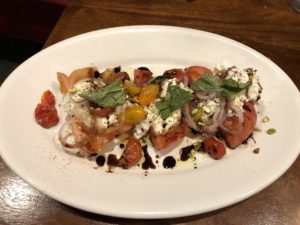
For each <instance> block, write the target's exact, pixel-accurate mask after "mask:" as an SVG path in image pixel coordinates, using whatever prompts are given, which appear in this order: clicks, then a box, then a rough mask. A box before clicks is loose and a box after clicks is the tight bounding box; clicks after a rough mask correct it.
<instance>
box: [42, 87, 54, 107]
mask: <svg viewBox="0 0 300 225" xmlns="http://www.w3.org/2000/svg"><path fill="white" fill-rule="evenodd" d="M41 103H42V104H46V105H51V106H54V105H55V97H54V95H53V94H52V92H51V91H49V90H47V91H45V92H44V93H43V95H42V97H41Z"/></svg>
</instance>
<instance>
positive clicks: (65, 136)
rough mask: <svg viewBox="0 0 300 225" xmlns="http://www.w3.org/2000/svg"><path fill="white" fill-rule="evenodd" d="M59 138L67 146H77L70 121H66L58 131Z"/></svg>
mask: <svg viewBox="0 0 300 225" xmlns="http://www.w3.org/2000/svg"><path fill="white" fill-rule="evenodd" d="M58 139H59V141H60V143H61V144H62V145H63V146H65V147H67V148H77V147H79V145H78V144H77V143H76V139H75V136H74V134H73V131H72V125H71V123H69V122H66V123H64V124H63V125H62V126H61V127H60V129H59V131H58Z"/></svg>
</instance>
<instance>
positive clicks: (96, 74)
mask: <svg viewBox="0 0 300 225" xmlns="http://www.w3.org/2000/svg"><path fill="white" fill-rule="evenodd" d="M99 77H100V73H99V71H97V70H96V71H95V72H94V78H99Z"/></svg>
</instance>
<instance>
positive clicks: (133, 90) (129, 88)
mask: <svg viewBox="0 0 300 225" xmlns="http://www.w3.org/2000/svg"><path fill="white" fill-rule="evenodd" d="M124 89H125V91H126V92H127V93H128V94H130V95H131V96H134V95H137V94H138V93H140V91H141V88H139V87H137V86H136V85H135V84H134V83H132V82H131V81H129V80H125V82H124Z"/></svg>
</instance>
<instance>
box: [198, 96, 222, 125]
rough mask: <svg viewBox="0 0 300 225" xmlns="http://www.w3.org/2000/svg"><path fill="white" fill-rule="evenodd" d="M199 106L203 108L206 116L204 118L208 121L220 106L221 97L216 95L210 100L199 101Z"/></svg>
mask: <svg viewBox="0 0 300 225" xmlns="http://www.w3.org/2000/svg"><path fill="white" fill-rule="evenodd" d="M197 106H198V107H200V108H202V109H203V112H204V115H203V116H204V117H203V118H202V119H203V120H204V121H206V120H207V119H208V118H209V117H210V116H212V115H213V114H214V113H215V111H216V109H217V108H218V107H219V106H220V99H219V98H218V97H215V98H213V99H209V100H202V101H200V102H199V103H198V105H197Z"/></svg>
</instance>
